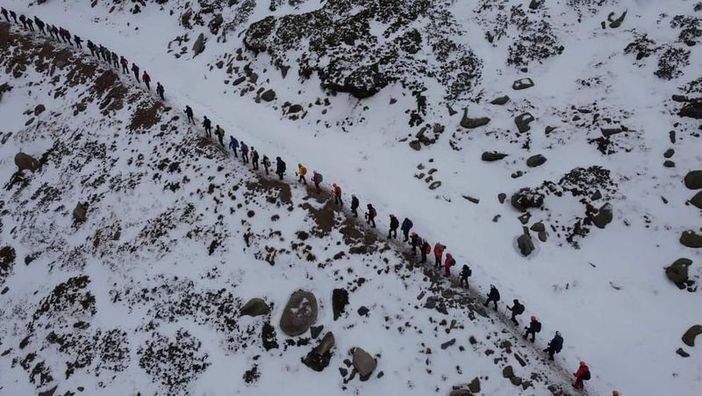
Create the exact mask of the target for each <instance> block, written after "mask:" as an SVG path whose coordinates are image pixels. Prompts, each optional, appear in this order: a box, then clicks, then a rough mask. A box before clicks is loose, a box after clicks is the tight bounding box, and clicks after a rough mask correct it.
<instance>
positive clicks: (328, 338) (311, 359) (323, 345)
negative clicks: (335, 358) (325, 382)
mask: <svg viewBox="0 0 702 396" xmlns="http://www.w3.org/2000/svg"><path fill="white" fill-rule="evenodd" d="M333 347H334V334H332V332H331V331H330V332H328V333H327V334H326V335H325V336H324V338H322V341H320V343H319V345H317V346H316V347H314V348H313V349H312V350H311V351H310V353H308V354H307V356H305V357H304V358H303V359H302V363H304V364H305V366H307V367H309V368H311V369H312V370H314V371H322V370H324V369H325V368H326V367H327V366H329V361H330V360H331V356H332V353H331V349H332V348H333Z"/></svg>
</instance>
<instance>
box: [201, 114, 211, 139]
mask: <svg viewBox="0 0 702 396" xmlns="http://www.w3.org/2000/svg"><path fill="white" fill-rule="evenodd" d="M202 126H203V127H204V128H205V133H206V134H207V137H208V138H211V137H212V121H210V119H209V118H207V116H205V117H203V119H202Z"/></svg>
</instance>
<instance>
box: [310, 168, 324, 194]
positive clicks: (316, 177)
mask: <svg viewBox="0 0 702 396" xmlns="http://www.w3.org/2000/svg"><path fill="white" fill-rule="evenodd" d="M323 179H324V177H323V176H322V174H321V173H317V171H312V183H314V189H315V191H317V194H319V193H320V192H322V189H320V188H319V185H320V184H322V180H323Z"/></svg>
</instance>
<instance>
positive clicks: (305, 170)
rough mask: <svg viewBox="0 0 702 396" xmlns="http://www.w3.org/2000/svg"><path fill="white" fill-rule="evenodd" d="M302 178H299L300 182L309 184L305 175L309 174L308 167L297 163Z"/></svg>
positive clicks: (298, 172) (298, 173)
mask: <svg viewBox="0 0 702 396" xmlns="http://www.w3.org/2000/svg"><path fill="white" fill-rule="evenodd" d="M296 175H298V176H299V177H300V178H299V179H298V180H297V181H298V182H300V183H304V184H305V185H307V179H305V175H307V168H305V167H304V166H302V164H297V173H296Z"/></svg>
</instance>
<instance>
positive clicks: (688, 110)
mask: <svg viewBox="0 0 702 396" xmlns="http://www.w3.org/2000/svg"><path fill="white" fill-rule="evenodd" d="M678 115H679V116H680V117H689V118H694V119H696V120H702V100H699V101H696V102H692V103H688V104H686V105H685V106H683V108H682V109H680V111H678Z"/></svg>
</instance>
